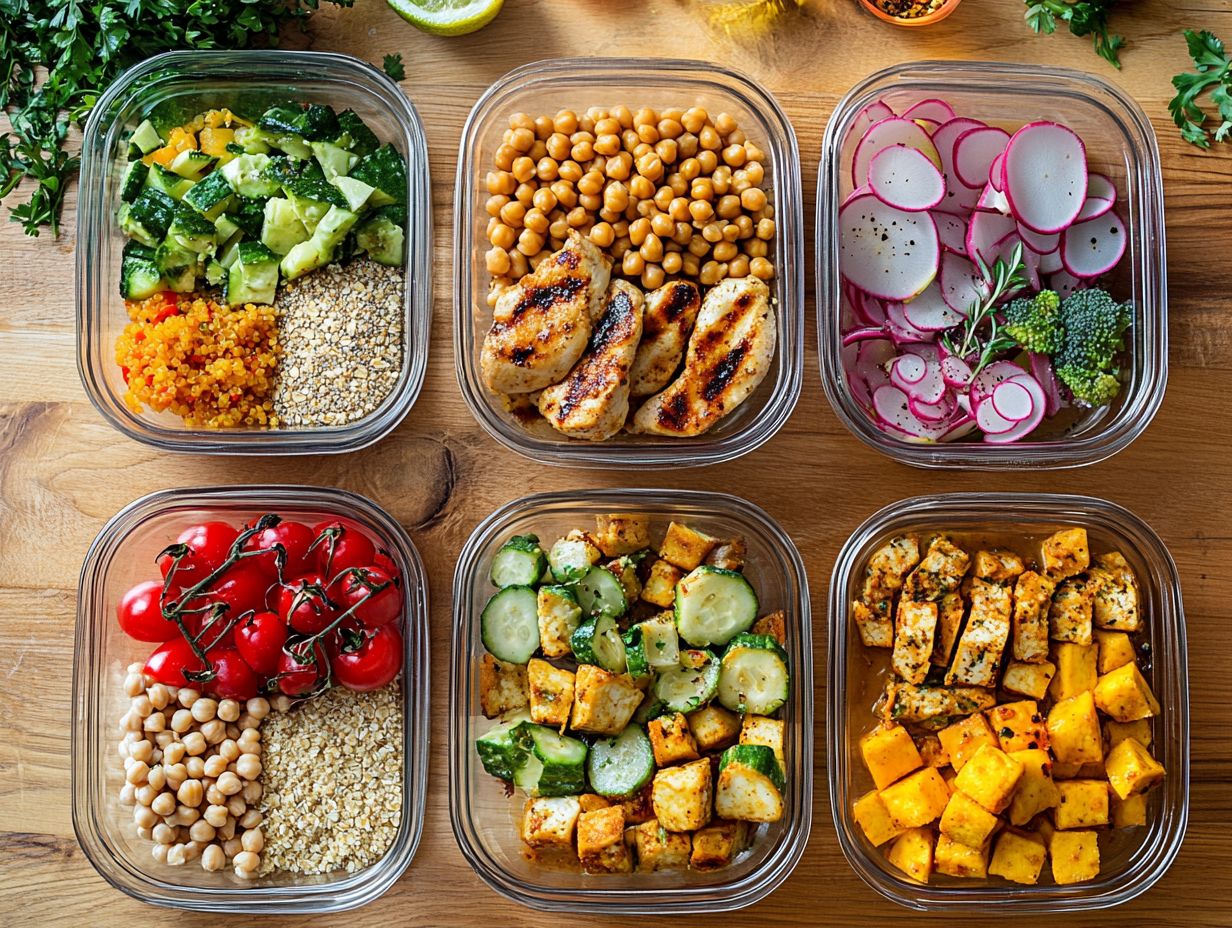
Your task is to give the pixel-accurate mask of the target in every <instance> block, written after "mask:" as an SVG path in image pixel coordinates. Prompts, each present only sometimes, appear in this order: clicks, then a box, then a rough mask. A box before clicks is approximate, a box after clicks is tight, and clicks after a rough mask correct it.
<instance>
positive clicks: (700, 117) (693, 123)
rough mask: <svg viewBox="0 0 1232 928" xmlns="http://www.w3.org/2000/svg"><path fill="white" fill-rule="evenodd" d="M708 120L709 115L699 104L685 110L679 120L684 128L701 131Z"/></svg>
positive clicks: (690, 130)
mask: <svg viewBox="0 0 1232 928" xmlns="http://www.w3.org/2000/svg"><path fill="white" fill-rule="evenodd" d="M709 120H710V116H709V115H708V114H707V113H706V111H705V110H704V109H702V108H701V107H700V106H695V107H692V108H691V109H688V110H686V111H685V114H684V117H683V118H682V119H681V120H680V121H681V123H682V124H683V125H684V127H685V129H687V130H688V131H689V132H701V131H702V127H703V126H705V125H706V123H707V122H708V121H709Z"/></svg>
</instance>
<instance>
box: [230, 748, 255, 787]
mask: <svg viewBox="0 0 1232 928" xmlns="http://www.w3.org/2000/svg"><path fill="white" fill-rule="evenodd" d="M235 772H236V773H238V774H239V775H240V776H241V777H243V778H244V779H245V780H255V779H256V778H257V777H259V776H260V775H261V758H259V757H257V755H256V754H243V755H241V756H240V758H239V760H237V761H236V762H235ZM242 788H243V787H241V789H242Z"/></svg>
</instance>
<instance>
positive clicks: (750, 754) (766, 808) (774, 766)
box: [714, 744, 787, 822]
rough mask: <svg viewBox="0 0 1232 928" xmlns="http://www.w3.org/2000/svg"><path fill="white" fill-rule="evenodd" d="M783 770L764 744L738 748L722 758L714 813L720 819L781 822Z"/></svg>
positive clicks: (726, 752) (729, 751)
mask: <svg viewBox="0 0 1232 928" xmlns="http://www.w3.org/2000/svg"><path fill="white" fill-rule="evenodd" d="M786 785H787V782H786V778H785V777H784V775H783V769H782V768H781V767H780V766H779V762H778V759H777V758H776V757H775V756H774V751H773V750H771V749H770V748H768V747H766V746H765V745H763V744H737V745H733V746H732V747H730V748H728V749H727V750H726V751H724V752H723V754H722V755H721V756H720V758H719V781H718V783H717V784H716V786H715V791H714V810H715V812H716V814H717V815H718V816H719V817H720V818H725V819H730V820H732V821H745V822H777V821H778V820H779V819H781V818H782V817H783V790H784V788H785V787H786Z"/></svg>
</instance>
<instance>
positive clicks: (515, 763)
mask: <svg viewBox="0 0 1232 928" xmlns="http://www.w3.org/2000/svg"><path fill="white" fill-rule="evenodd" d="M529 721H530V715H529V714H528V713H527V712H526V710H524V709H522V710H517V711H515V712H512V713H510V714H509V715H508V716H507V717H505V718H503V719H502V720H501V722H500V723H499V724H498V725H496V726H495V727H493V728H491V729H489V730H488V731H486V732H484V733H483V734H482V735H480V736H479V737H478V738H476V739H475V752H476V753H477V754H478V755H479V762H480V763H481V764H483V769H484V770H486V771H487V772H488V773H490V774H491V775H492V776H494V777H498V778H499V779H502V780H512V779H513V775H514V773H515V771H517V770H518V769H519V768H521V767H522V765H523V764H524V763H525V762H526V756H527V754H528V753H529V752H528V751H527V748H526V745H525V742H524V741H522V740H521V739H518V738H515V737H514V732H515V730H516V729H517V728H518V726H520V725H521V724H522V723H523V722H529Z"/></svg>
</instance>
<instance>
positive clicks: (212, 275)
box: [205, 258, 227, 287]
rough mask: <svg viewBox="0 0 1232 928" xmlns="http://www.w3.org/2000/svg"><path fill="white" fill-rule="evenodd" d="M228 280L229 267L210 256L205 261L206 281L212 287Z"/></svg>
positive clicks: (219, 285)
mask: <svg viewBox="0 0 1232 928" xmlns="http://www.w3.org/2000/svg"><path fill="white" fill-rule="evenodd" d="M226 280H227V269H226V268H225V267H223V266H222V265H221V264H220V263H219V262H217V261H215V260H214V259H213V258H210V260H209V261H206V262H205V282H206V283H207V284H209V285H210V286H211V287H221V286H222V285H223V284H224V283H225V282H226Z"/></svg>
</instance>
